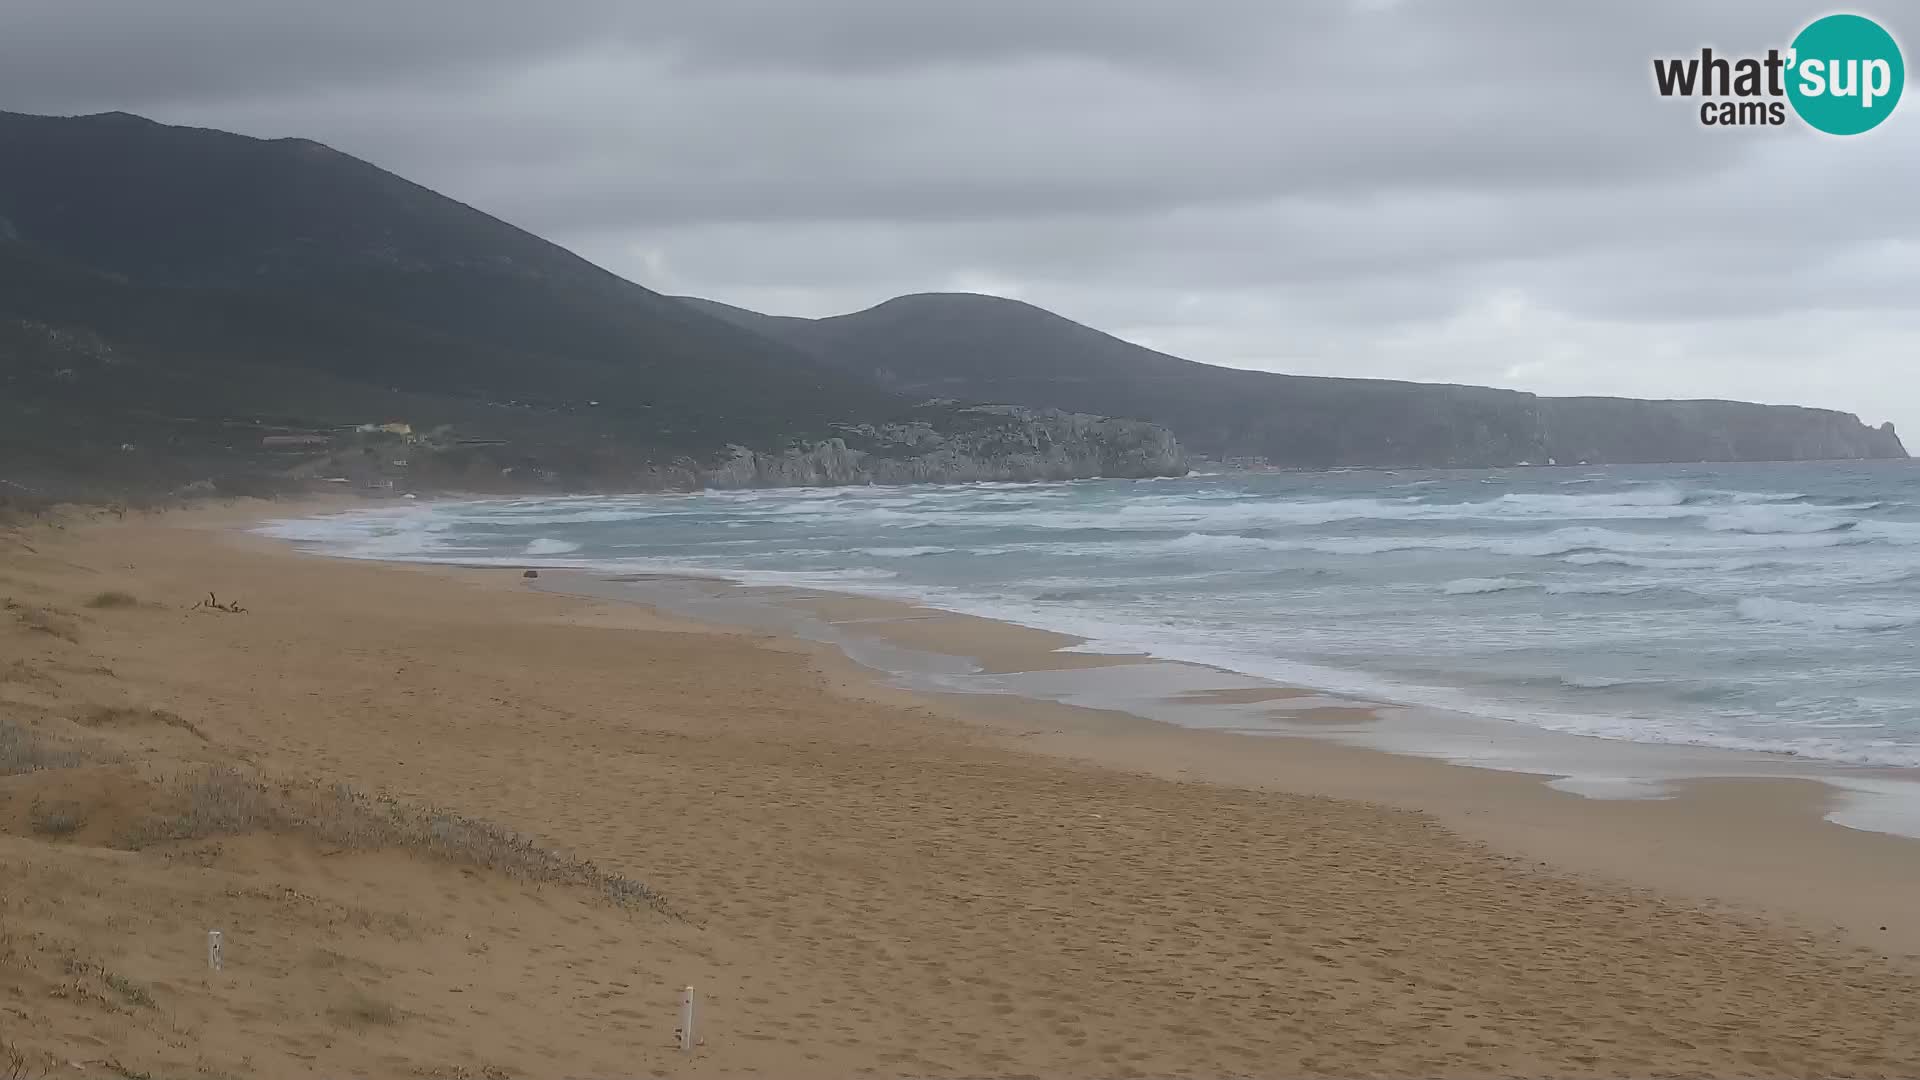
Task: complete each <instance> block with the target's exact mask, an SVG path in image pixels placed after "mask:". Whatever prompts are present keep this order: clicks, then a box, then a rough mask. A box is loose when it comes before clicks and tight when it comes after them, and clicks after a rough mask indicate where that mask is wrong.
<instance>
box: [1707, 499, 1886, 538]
mask: <svg viewBox="0 0 1920 1080" xmlns="http://www.w3.org/2000/svg"><path fill="white" fill-rule="evenodd" d="M1838 509H1840V508H1839V507H1832V508H1822V509H1821V510H1819V511H1809V510H1806V509H1802V508H1799V507H1788V506H1742V507H1739V508H1737V509H1732V510H1725V511H1721V512H1719V513H1714V514H1709V515H1707V517H1706V520H1704V521H1703V522H1701V524H1702V525H1704V526H1705V527H1706V528H1708V529H1710V530H1712V531H1714V532H1740V533H1756V534H1765V533H1821V532H1845V531H1846V530H1848V529H1851V528H1854V527H1855V526H1856V525H1858V524H1859V522H1858V521H1856V520H1854V519H1852V518H1840V517H1835V516H1833V512H1834V511H1835V510H1838Z"/></svg>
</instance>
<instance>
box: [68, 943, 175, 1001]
mask: <svg viewBox="0 0 1920 1080" xmlns="http://www.w3.org/2000/svg"><path fill="white" fill-rule="evenodd" d="M67 974H69V975H72V976H74V977H76V978H96V979H99V980H100V981H101V982H102V983H105V984H106V986H107V988H108V989H110V990H112V991H113V992H114V993H116V994H119V995H120V996H121V998H123V999H125V1001H126V1002H127V1004H129V1005H137V1006H139V1007H140V1008H142V1009H152V1008H157V1007H158V1005H157V1004H156V1003H155V1001H154V1000H153V994H152V993H150V992H149V991H148V990H147V988H146V987H144V986H141V985H140V984H139V983H137V982H134V981H133V980H132V979H129V978H127V977H126V976H125V975H122V974H120V973H119V972H117V971H112V970H109V969H108V968H107V966H106V965H105V964H97V963H93V962H91V961H88V960H82V959H80V958H79V957H77V956H69V957H68V958H67Z"/></svg>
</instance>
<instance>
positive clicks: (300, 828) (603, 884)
mask: <svg viewBox="0 0 1920 1080" xmlns="http://www.w3.org/2000/svg"><path fill="white" fill-rule="evenodd" d="M180 787H181V790H180V791H179V795H180V803H181V805H180V808H179V809H178V810H177V812H175V813H173V814H171V815H163V816H155V817H150V818H147V819H145V820H143V821H141V822H139V823H137V824H136V825H135V826H134V827H133V828H132V829H130V830H129V831H128V832H126V833H125V834H124V835H122V836H121V837H120V840H119V842H120V844H121V845H122V846H124V847H128V848H133V849H136V850H137V849H139V848H144V847H147V846H150V845H153V844H158V843H166V842H170V841H179V840H202V839H207V838H210V837H216V836H232V835H237V834H240V833H248V832H258V831H272V832H286V833H299V834H304V835H307V836H311V837H313V838H315V839H317V840H320V841H321V842H323V843H327V844H333V845H336V846H339V847H342V848H347V849H350V850H362V851H371V850H379V849H399V850H409V851H417V852H422V853H425V854H428V855H432V856H434V857H435V858H439V859H444V860H446V861H448V862H451V863H456V864H459V865H464V866H474V867H479V868H482V869H486V870H492V871H496V872H499V873H502V874H505V875H507V876H508V877H511V878H515V879H517V880H521V881H532V882H541V883H551V884H558V885H570V886H578V887H585V888H589V889H592V890H594V891H596V892H598V893H600V894H601V895H603V896H605V897H606V898H607V899H608V900H610V901H612V902H613V903H615V904H618V905H620V906H622V907H638V906H646V907H651V908H654V909H655V910H658V911H662V912H670V909H669V908H668V907H667V905H666V901H665V899H664V898H663V897H661V896H660V894H659V893H656V892H655V891H653V890H652V889H650V888H648V887H647V886H646V885H644V884H642V883H640V882H638V881H634V880H632V879H631V878H627V877H623V876H621V875H619V874H612V873H608V872H606V871H604V870H601V869H600V868H599V867H597V866H595V865H594V864H593V863H592V862H589V861H587V860H584V859H579V858H576V857H574V856H572V855H568V854H566V853H564V852H560V851H553V850H549V849H547V848H543V847H541V846H540V845H539V844H537V843H535V842H534V841H533V840H531V839H529V838H527V837H525V836H521V835H520V834H519V833H516V832H514V831H513V830H511V829H507V828H503V827H502V826H499V825H495V824H492V823H490V822H485V821H476V820H474V819H473V818H469V817H466V816H464V815H461V814H456V813H454V812H452V811H449V810H442V809H439V808H435V807H418V806H412V805H409V804H406V803H402V802H400V801H398V800H395V799H390V798H372V797H370V796H367V795H364V794H362V793H360V792H357V791H355V790H353V789H352V788H350V787H347V786H345V785H336V786H334V787H332V788H321V787H319V786H317V785H283V786H281V787H278V788H270V787H268V786H267V785H265V784H263V783H261V782H260V781H258V780H255V779H253V778H252V777H250V776H247V775H246V774H244V773H242V772H240V771H239V770H237V769H233V768H228V767H224V766H218V767H212V768H208V769H205V770H203V771H201V772H198V773H195V774H193V775H191V776H190V777H188V778H186V779H184V780H183V781H181V782H180Z"/></svg>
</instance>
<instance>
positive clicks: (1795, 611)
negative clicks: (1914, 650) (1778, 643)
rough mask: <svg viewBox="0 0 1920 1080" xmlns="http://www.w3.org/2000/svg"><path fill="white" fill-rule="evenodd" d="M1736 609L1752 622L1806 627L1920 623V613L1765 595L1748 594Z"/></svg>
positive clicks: (1882, 626)
mask: <svg viewBox="0 0 1920 1080" xmlns="http://www.w3.org/2000/svg"><path fill="white" fill-rule="evenodd" d="M1734 610H1735V611H1736V612H1737V613H1738V614H1739V616H1740V617H1741V618H1743V619H1746V620H1748V621H1750V622H1764V623H1779V624H1781V625H1785V626H1805V627H1811V628H1813V629H1816V630H1898V629H1900V628H1901V627H1906V626H1913V625H1915V624H1916V623H1920V613H1908V614H1904V615H1894V614H1890V613H1886V612H1875V611H1860V610H1858V609H1853V608H1834V607H1823V606H1821V605H1818V604H1803V603H1800V602H1799V601H1795V600H1776V599H1773V598H1771V597H1765V596H1749V597H1745V598H1743V599H1741V600H1740V602H1739V603H1737V604H1735V605H1734Z"/></svg>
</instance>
